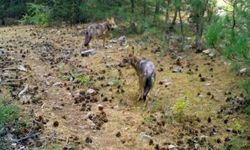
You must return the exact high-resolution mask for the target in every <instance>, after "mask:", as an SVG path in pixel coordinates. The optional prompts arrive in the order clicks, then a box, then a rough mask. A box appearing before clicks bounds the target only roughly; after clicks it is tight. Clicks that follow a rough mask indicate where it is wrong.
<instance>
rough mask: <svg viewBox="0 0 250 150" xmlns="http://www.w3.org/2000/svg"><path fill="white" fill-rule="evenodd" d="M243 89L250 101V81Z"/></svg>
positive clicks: (244, 84) (246, 82) (245, 83)
mask: <svg viewBox="0 0 250 150" xmlns="http://www.w3.org/2000/svg"><path fill="white" fill-rule="evenodd" d="M242 88H243V90H244V92H245V93H246V96H247V98H248V99H250V80H247V81H245V82H244V83H243V85H242Z"/></svg>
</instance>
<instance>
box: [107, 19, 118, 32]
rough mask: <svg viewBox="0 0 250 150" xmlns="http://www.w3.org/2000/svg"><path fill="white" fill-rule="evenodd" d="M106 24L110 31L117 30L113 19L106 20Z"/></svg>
mask: <svg viewBox="0 0 250 150" xmlns="http://www.w3.org/2000/svg"><path fill="white" fill-rule="evenodd" d="M107 24H108V27H109V28H110V29H111V30H114V29H116V28H117V25H116V23H115V19H114V17H111V18H108V19H107Z"/></svg>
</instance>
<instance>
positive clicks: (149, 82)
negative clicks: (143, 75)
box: [143, 74, 155, 101]
mask: <svg viewBox="0 0 250 150" xmlns="http://www.w3.org/2000/svg"><path fill="white" fill-rule="evenodd" d="M154 81H155V74H153V75H151V76H149V77H147V79H146V83H145V86H144V93H143V100H144V101H146V98H147V95H148V93H149V91H150V90H151V89H152V88H153V85H154Z"/></svg>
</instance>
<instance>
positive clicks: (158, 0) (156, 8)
mask: <svg viewBox="0 0 250 150" xmlns="http://www.w3.org/2000/svg"><path fill="white" fill-rule="evenodd" d="M159 13H160V0H156V3H155V14H154V22H156V21H157V17H158V15H159Z"/></svg>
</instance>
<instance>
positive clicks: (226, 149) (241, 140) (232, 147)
mask: <svg viewBox="0 0 250 150" xmlns="http://www.w3.org/2000/svg"><path fill="white" fill-rule="evenodd" d="M246 146H247V141H246V137H244V136H243V137H242V136H238V137H234V138H233V139H232V140H231V141H229V142H227V143H225V145H224V146H223V147H222V148H220V150H247V148H246Z"/></svg>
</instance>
